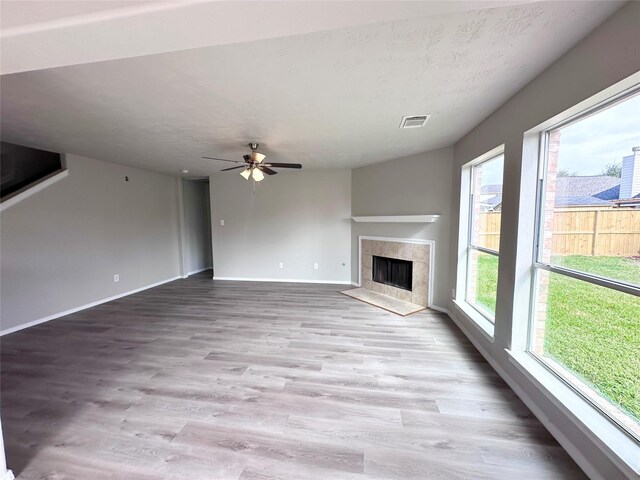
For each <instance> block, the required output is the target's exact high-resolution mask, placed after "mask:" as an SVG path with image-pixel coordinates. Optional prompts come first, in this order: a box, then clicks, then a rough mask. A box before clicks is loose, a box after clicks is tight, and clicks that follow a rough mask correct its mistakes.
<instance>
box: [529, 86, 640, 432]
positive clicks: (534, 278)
mask: <svg viewBox="0 0 640 480" xmlns="http://www.w3.org/2000/svg"><path fill="white" fill-rule="evenodd" d="M638 94H640V85H636V86H634V87H632V88H631V89H628V90H626V91H623V92H621V93H619V94H617V95H613V96H611V97H609V98H607V99H605V100H603V101H601V102H599V103H597V104H595V105H592V106H591V107H589V108H587V109H585V110H582V111H580V112H578V113H575V114H573V115H571V116H569V117H567V118H565V119H563V120H562V121H560V122H557V123H555V124H553V125H550V126H548V127H546V128H544V129H543V130H542V131H540V134H539V135H540V141H539V152H540V153H539V155H538V157H539V158H538V178H537V185H536V202H535V217H534V218H535V226H534V245H533V251H532V253H533V258H532V262H531V289H530V298H529V302H530V304H529V318H528V326H527V338H526V343H525V352H526V353H527V354H528V355H530V356H531V357H532V358H533V359H535V360H536V361H537V362H538V363H539V364H540V365H542V366H543V367H544V368H545V369H546V370H547V371H548V372H550V373H551V374H552V375H553V376H554V377H556V378H557V379H559V380H560V381H561V382H562V383H563V384H564V385H566V386H567V387H569V388H570V389H571V390H572V391H573V392H575V393H577V394H578V395H579V396H580V397H581V398H582V399H583V400H585V401H587V402H588V403H589V404H590V405H591V406H592V407H593V408H595V409H596V410H597V411H598V412H599V413H600V414H601V415H604V416H605V417H606V418H607V419H608V420H609V421H610V422H611V423H612V424H613V425H615V426H616V427H617V428H618V429H619V430H621V431H622V432H624V433H625V434H626V435H628V436H629V437H630V438H632V439H634V440H635V441H636V442H637V441H640V436H639V435H638V434H637V433H636V432H634V431H632V430H631V429H630V428H628V427H627V426H626V425H624V423H623V422H621V421H620V420H619V419H618V418H616V416H614V415H613V414H612V413H610V412H609V411H607V409H606V408H604V406H603V405H604V404H609V405H611V406H613V407H614V408H615V409H617V410H620V409H619V408H618V407H617V406H615V405H614V404H613V403H611V402H609V401H608V400H607V399H606V398H604V397H603V396H602V395H600V394H599V393H598V392H597V391H596V390H595V389H594V388H593V387H591V386H590V385H588V384H587V383H586V382H584V381H581V379H580V378H579V377H578V376H576V375H575V374H574V372H572V371H571V370H570V369H568V368H566V367H565V366H564V365H562V364H560V363H559V362H555V361H553V360H552V359H549V358H546V357H545V356H543V355H540V354H538V353H536V352H535V351H534V341H535V330H536V313H537V311H538V301H537V294H538V286H539V273H540V271H541V270H544V271H547V272H549V273H554V274H558V275H564V276H567V277H570V278H573V279H575V280H578V281H583V282H586V283H589V284H593V285H597V286H600V287H604V288H609V289H612V290H615V291H618V292H621V293H625V294H630V295H635V296H639V297H640V286H638V285H634V284H631V283H628V282H623V281H619V280H614V279H611V278H608V277H604V276H601V275H596V274H591V273H585V272H581V271H579V270H574V269H571V268H567V267H563V266H557V265H553V264H552V263H551V261H549V263H546V262H543V261H542V260H541V259H542V245H543V236H544V233H545V230H544V204H545V200H546V177H547V172H548V160H549V137H550V135H551V133H552V132H553V131H555V130H558V129H560V128H564V127H567V126H569V125H571V124H574V123H577V122H579V121H580V120H582V119H584V118H586V117H588V116H590V115H593V114H596V113H598V112H599V111H602V110H604V109H606V108H609V107H611V106H613V105H615V104H617V103H620V102H623V101H624V100H626V99H627V98H630V97H632V96H634V95H638ZM567 374H568V375H567ZM570 377H573V380H571V379H570ZM585 390H586V391H585ZM631 421H633V419H631Z"/></svg>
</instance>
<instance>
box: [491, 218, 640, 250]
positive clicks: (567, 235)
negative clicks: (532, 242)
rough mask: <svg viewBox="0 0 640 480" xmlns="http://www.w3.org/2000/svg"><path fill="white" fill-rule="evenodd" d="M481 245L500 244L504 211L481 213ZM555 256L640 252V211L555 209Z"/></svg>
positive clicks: (553, 242)
mask: <svg viewBox="0 0 640 480" xmlns="http://www.w3.org/2000/svg"><path fill="white" fill-rule="evenodd" d="M479 220H480V232H481V233H480V235H479V242H480V246H482V247H486V248H491V249H494V250H495V249H497V248H498V245H499V244H500V212H486V213H481V214H480V218H479ZM551 253H552V255H603V256H610V257H611V256H615V257H630V256H633V255H640V210H638V209H635V210H634V209H621V208H608V209H597V208H558V209H555V210H554V212H553V237H552V242H551Z"/></svg>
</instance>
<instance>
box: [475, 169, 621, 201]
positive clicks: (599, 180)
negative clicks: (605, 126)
mask: <svg viewBox="0 0 640 480" xmlns="http://www.w3.org/2000/svg"><path fill="white" fill-rule="evenodd" d="M620 182H621V180H620V178H618V177H610V176H607V175H592V176H575V177H558V178H557V180H556V197H555V206H556V207H578V206H580V207H586V206H602V205H611V202H612V201H615V200H618V199H619V198H620ZM481 192H482V193H483V194H490V193H496V194H497V195H494V196H493V197H490V198H488V199H486V200H484V201H483V203H484V204H486V205H490V206H496V205H499V204H500V203H502V185H485V186H484V187H482V189H481Z"/></svg>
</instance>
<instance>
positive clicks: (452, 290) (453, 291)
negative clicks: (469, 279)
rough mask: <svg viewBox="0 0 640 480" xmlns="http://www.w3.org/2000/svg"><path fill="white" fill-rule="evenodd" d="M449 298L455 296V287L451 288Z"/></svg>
mask: <svg viewBox="0 0 640 480" xmlns="http://www.w3.org/2000/svg"><path fill="white" fill-rule="evenodd" d="M451 298H456V289H455V288H452V289H451Z"/></svg>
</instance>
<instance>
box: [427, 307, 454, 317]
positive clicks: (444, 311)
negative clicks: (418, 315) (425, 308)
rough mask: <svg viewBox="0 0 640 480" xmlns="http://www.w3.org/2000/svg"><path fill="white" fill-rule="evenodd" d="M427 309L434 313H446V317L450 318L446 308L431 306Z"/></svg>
mask: <svg viewBox="0 0 640 480" xmlns="http://www.w3.org/2000/svg"><path fill="white" fill-rule="evenodd" d="M429 308H430V309H431V310H435V311H436V312H441V313H446V314H447V315H449V316H451V314H450V313H449V309H448V308H444V307H439V306H438V305H431V306H430V307H429Z"/></svg>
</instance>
